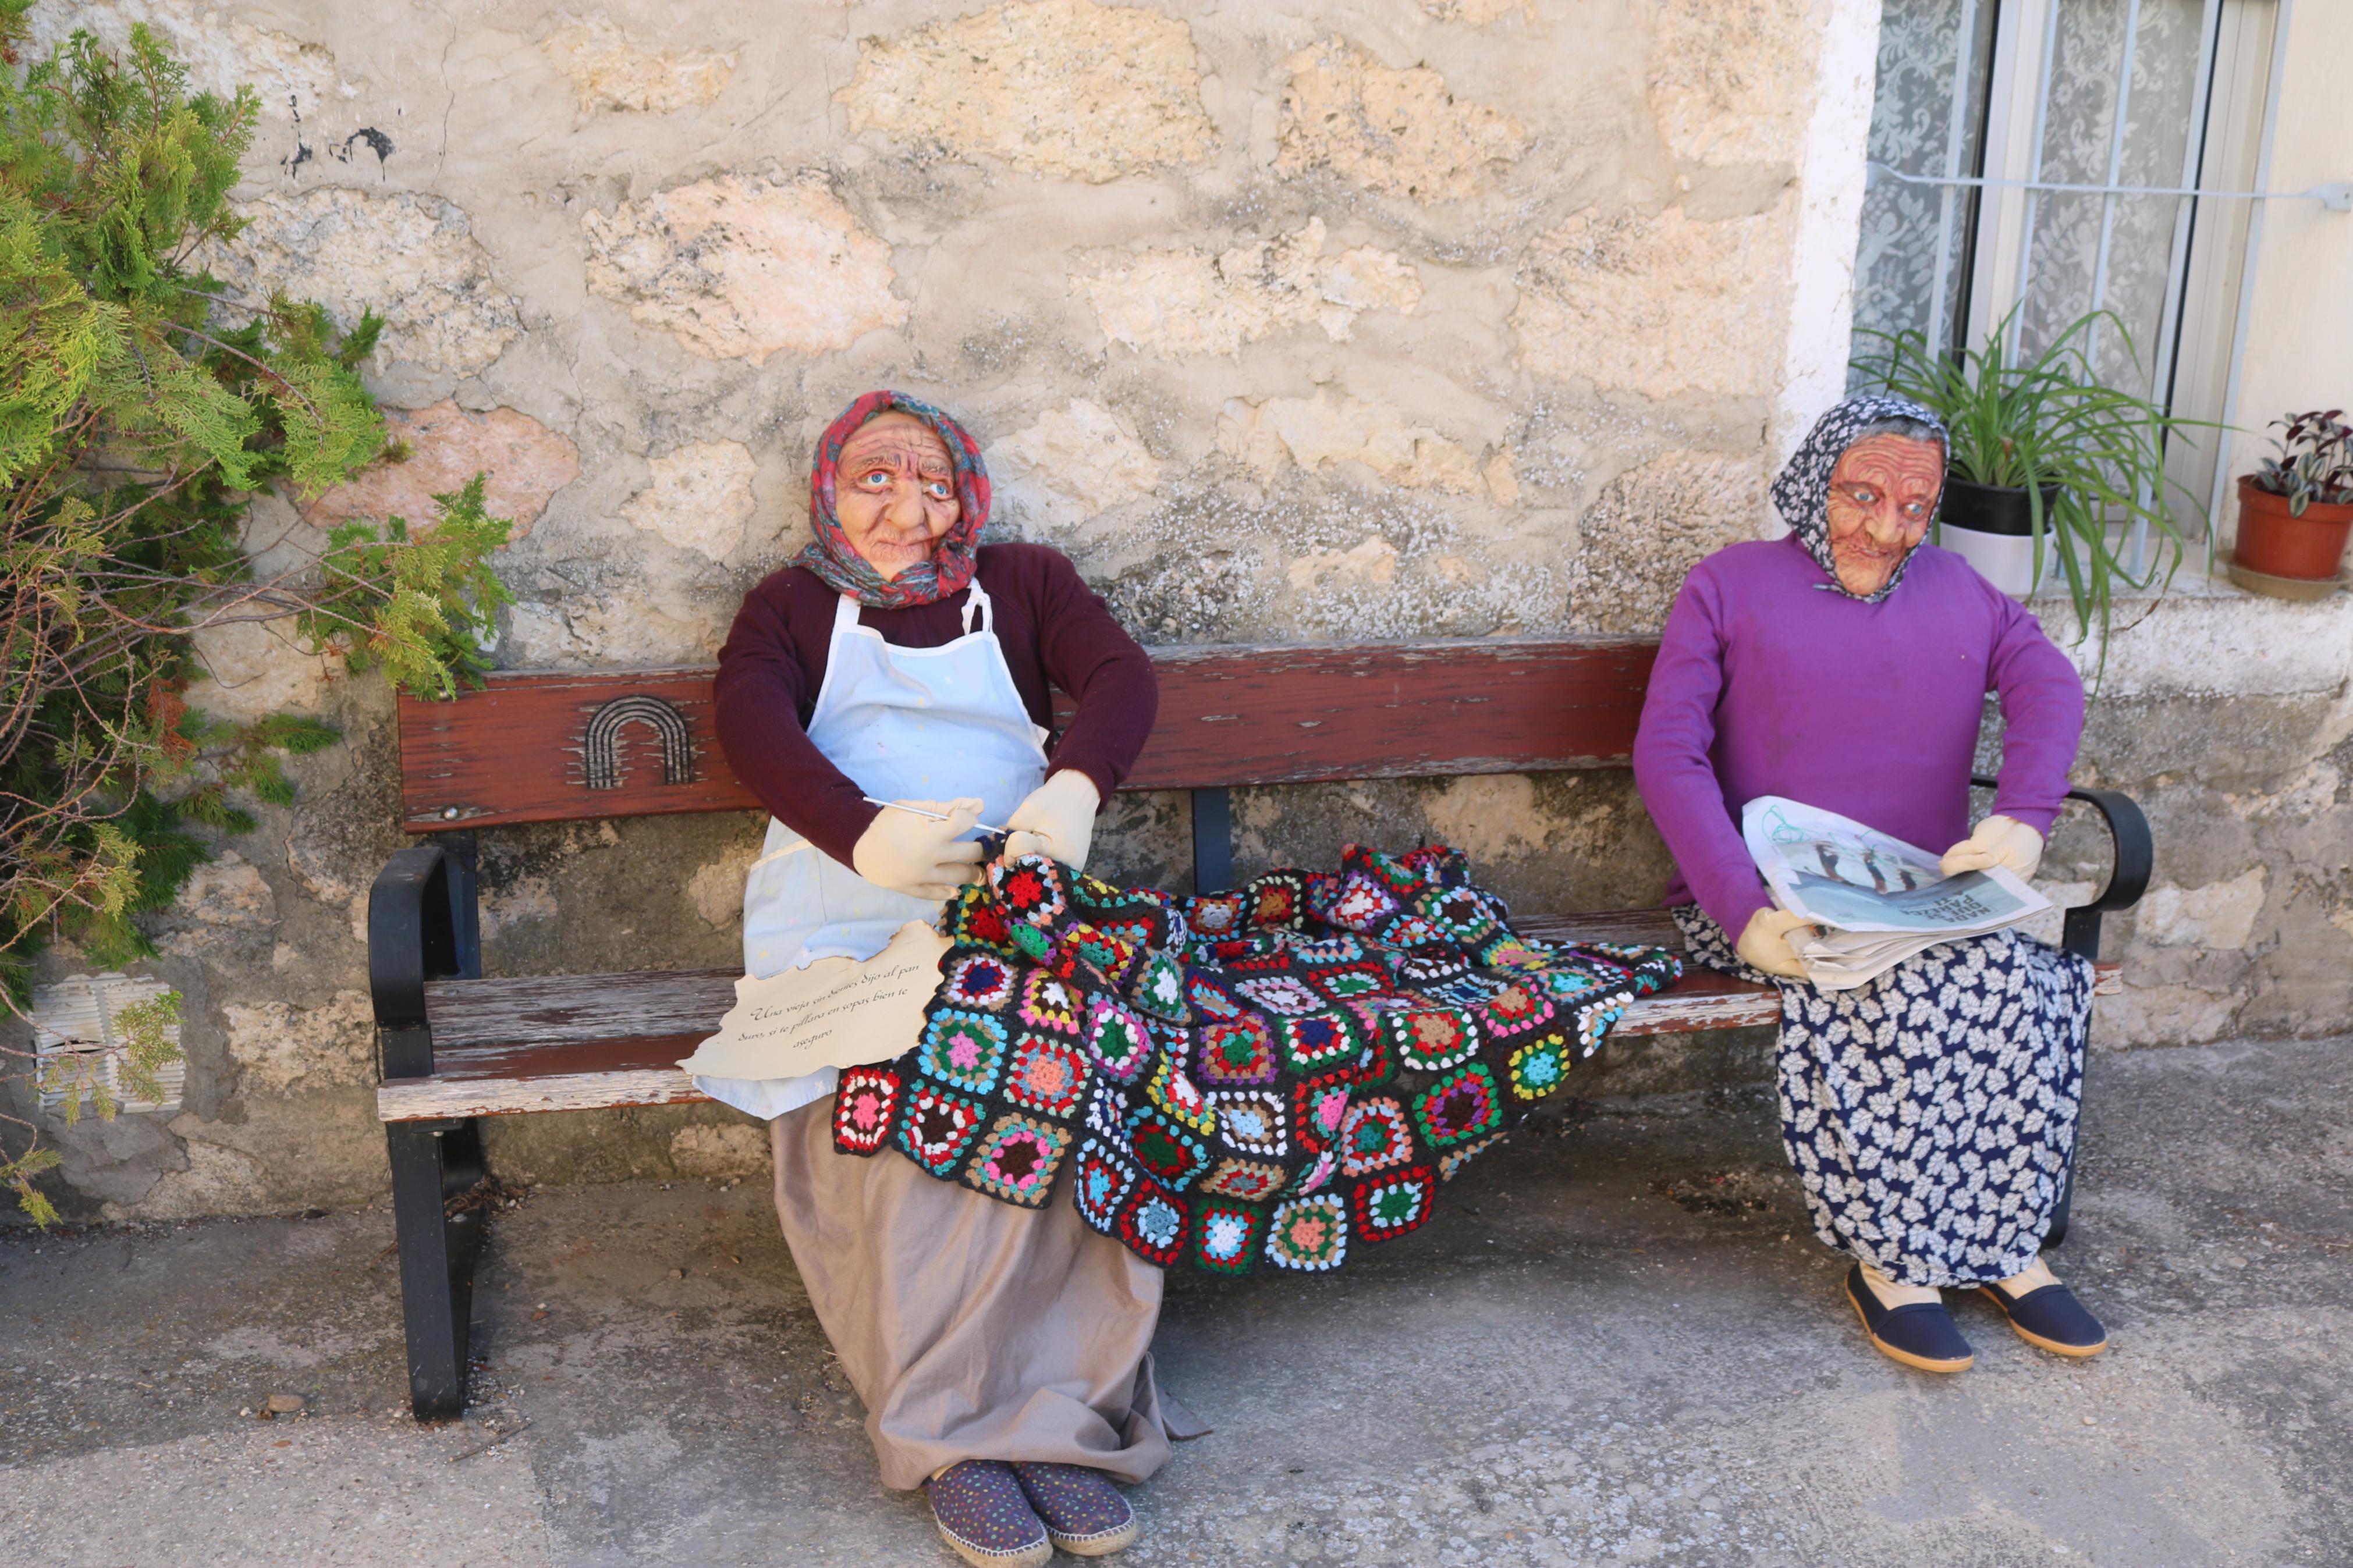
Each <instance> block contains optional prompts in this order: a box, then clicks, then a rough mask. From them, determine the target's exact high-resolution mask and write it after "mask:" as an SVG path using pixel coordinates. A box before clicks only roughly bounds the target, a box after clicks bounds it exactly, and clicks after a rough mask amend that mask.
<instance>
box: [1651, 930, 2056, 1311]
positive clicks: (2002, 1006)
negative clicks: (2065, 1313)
mask: <svg viewBox="0 0 2353 1568" xmlns="http://www.w3.org/2000/svg"><path fill="white" fill-rule="evenodd" d="M1673 912H1674V917H1675V923H1676V924H1677V925H1678V926H1680V927H1682V928H1683V938H1684V940H1685V941H1686V942H1688V943H1689V944H1690V956H1691V957H1692V959H1693V960H1694V961H1695V962H1697V963H1702V964H1704V965H1706V966H1707V967H1708V968H1710V969H1715V970H1721V971H1723V972H1724V973H1728V974H1737V975H1739V976H1740V977H1741V978H1743V979H1745V980H1752V981H1768V980H1772V979H1773V977H1772V976H1769V975H1767V974H1763V973H1758V972H1757V971H1756V970H1754V969H1751V968H1749V967H1748V966H1747V965H1746V964H1745V963H1741V961H1740V959H1739V957H1738V956H1737V955H1736V953H1735V952H1733V947H1732V942H1731V941H1730V939H1728V938H1727V937H1726V936H1725V933H1724V930H1723V928H1722V927H1720V926H1718V925H1717V924H1716V923H1715V921H1712V920H1710V919H1708V918H1707V916H1706V915H1705V914H1704V912H1702V911H1701V910H1700V908H1699V906H1698V905H1696V904H1684V905H1682V906H1680V907H1678V908H1677V909H1676V910H1674V911H1673ZM1774 983H1775V984H1778V985H1779V986H1780V988H1781V1049H1780V1088H1781V1139H1782V1142H1783V1143H1784V1144H1785V1145H1786V1146H1787V1147H1788V1151H1789V1163H1790V1164H1792V1165H1794V1166H1795V1167H1796V1168H1797V1172H1798V1175H1799V1180H1800V1181H1801V1182H1802V1183H1803V1184H1804V1186H1805V1192H1806V1207H1807V1208H1808V1209H1809V1210H1810V1212H1811V1213H1812V1215H1813V1220H1814V1234H1815V1235H1816V1236H1819V1237H1821V1240H1822V1244H1823V1245H1824V1246H1826V1247H1835V1248H1836V1249H1838V1250H1839V1251H1841V1252H1843V1253H1846V1254H1848V1255H1849V1256H1851V1257H1853V1258H1860V1259H1861V1260H1862V1261H1863V1262H1865V1263H1868V1264H1870V1265H1872V1266H1873V1268H1877V1269H1878V1270H1879V1271H1880V1272H1881V1273H1883V1274H1884V1275H1886V1276H1887V1277H1888V1278H1889V1279H1895V1280H1900V1281H1902V1282H1903V1283H1904V1284H1906V1285H1925V1286H1932V1287H1944V1286H1949V1285H1974V1284H1979V1283H1983V1282H1985V1281H1989V1280H1996V1279H2009V1278H2010V1277H2011V1276H2012V1275H2016V1274H2021V1273H2023V1272H2024V1271H2025V1270H2026V1269H2027V1268H2029V1267H2031V1265H2032V1263H2033V1262H2034V1258H2035V1254H2036V1253H2038V1252H2039V1251H2041V1250H2042V1237H2043V1233H2044V1232H2045V1231H2047V1230H2048V1229H2049V1228H2050V1226H2051V1212H2052V1208H2054V1207H2055V1206H2056V1205H2057V1204H2058V1201H2059V1193H2060V1187H2061V1184H2062V1182H2063V1179H2064V1175H2065V1172H2066V1169H2067V1158H2068V1155H2069V1154H2070V1153H2071V1152H2073V1149H2074V1146H2075V1113H2076V1110H2077V1107H2078V1104H2079V1103H2080V1101H2081V1099H2082V1094H2083V1081H2084V1038H2085V1036H2086V1034H2087V1033H2088V1032H2089V1028H2090V1025H2091V1017H2092V966H2091V964H2090V963H2088V962H2087V961H2086V960H2084V959H2083V958H2080V957H2078V956H2077V955H2075V954H2074V953H2072V952H2062V951H2060V950H2059V949H2057V948H2054V947H2051V946H2049V945H2047V944H2045V943H2043V942H2037V941H2035V940H2034V939H2033V938H2032V937H2030V936H2027V935H2025V934H2023V933H2022V932H2020V931H1996V932H1994V933H1993V934H1992V935H1990V936H1982V937H1976V938H1973V939H1971V940H1969V941H1967V942H1947V943H1943V944H1940V945H1938V946H1936V947H1932V948H1929V949H1927V950H1926V951H1925V952H1918V953H1915V954H1914V955H1913V956H1912V957H1910V958H1908V959H1905V961H1904V962H1903V963H1899V964H1897V965H1896V966H1895V967H1894V969H1891V970H1889V971H1888V972H1887V973H1884V974H1882V975H1879V976H1878V977H1877V978H1875V979H1873V980H1872V981H1871V982H1869V983H1868V984H1863V985H1860V986H1857V987H1855V988H1854V989H1853V990H1852V991H1824V990H1822V989H1821V988H1820V987H1819V986H1816V985H1812V984H1808V983H1807V982H1805V981H1801V980H1798V981H1792V980H1779V981H1774Z"/></svg>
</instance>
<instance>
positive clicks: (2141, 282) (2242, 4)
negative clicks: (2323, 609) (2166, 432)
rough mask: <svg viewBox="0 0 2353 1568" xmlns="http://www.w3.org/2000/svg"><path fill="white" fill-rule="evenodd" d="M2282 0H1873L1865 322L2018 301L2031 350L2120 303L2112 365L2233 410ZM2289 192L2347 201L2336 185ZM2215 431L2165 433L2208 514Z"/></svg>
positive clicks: (2179, 395) (2209, 409)
mask: <svg viewBox="0 0 2353 1568" xmlns="http://www.w3.org/2000/svg"><path fill="white" fill-rule="evenodd" d="M2292 4H2293V0H1885V5H1884V6H1883V12H1882V20H1881V30H1880V43H1879V73H1878V81H1877V88H1876V89H1875V92H1874V95H1873V106H1872V125H1871V141H1870V153H1869V156H1870V174H1869V181H1868V184H1867V185H1866V188H1865V195H1864V198H1863V209H1862V235H1861V239H1860V243H1859V246H1858V248H1857V253H1856V258H1855V312H1854V324H1855V326H1856V328H1857V329H1858V331H1865V330H1870V331H1883V332H1895V331H1906V330H1909V331H1918V332H1920V333H1921V334H1922V335H1923V336H1924V337H1925V338H1926V340H1927V341H1928V342H1929V344H1930V346H1931V347H1932V348H1933V349H1949V348H1951V347H1952V346H1953V345H1956V344H1967V345H1969V346H1971V347H1976V346H1979V345H1981V344H1982V343H1983V342H1985V340H1986V337H1987V334H1988V333H1989V331H1991V330H1992V329H1993V328H1994V327H1995V326H1996V325H1998V324H1999V323H2000V322H2001V321H2003V320H2004V319H2005V318H2007V317H2009V316H2010V313H2011V312H2012V311H2013V310H2014V311H2015V312H2016V318H2017V324H2016V325H2015V327H2013V329H2012V337H2011V341H2010V344H2009V346H2010V349H2011V350H2012V351H2013V352H2014V353H2021V354H2025V355H2029V356H2031V355H2032V354H2034V353H2038V352H2040V351H2041V350H2042V348H2043V347H2045V346H2047V345H2048V344H2049V343H2050V342H2052V340H2053V339H2054V338H2055V337H2056V336H2057V335H2058V334H2059V333H2061V332H2063V331H2065V330H2066V329H2067V327H2068V326H2069V325H2070V324H2071V323H2073V322H2074V321H2077V320H2078V319H2079V318H2081V317H2083V316H2084V315H2085V314H2087V313H2090V312H2094V311H2108V312H2113V315H2114V318H2115V320H2114V323H2113V324H2109V323H2106V322H2103V323H2102V324H2101V325H2100V326H2099V327H2097V328H2096V329H2094V335H2093V337H2092V353H2093V361H2094V366H2095V368H2096V370H2097V373H2098V374H2099V375H2100V377H2101V378H2102V379H2103V380H2104V381H2105V382H2106V383H2107V384H2110V385H2112V386H2116V387H2118V388H2120V389H2124V390H2129V391H2132V392H2136V393H2138V394H2141V395H2146V396H2147V397H2149V398H2150V399H2151V400H2152V401H2154V402H2156V403H2158V404H2159V405H2164V406H2166V407H2168V408H2170V409H2171V410H2172V411H2173V412H2175V413H2176V414H2178V415H2180V416H2184V417H2186V418H2190V419H2206V420H2220V419H2221V418H2223V417H2224V411H2225V410H2226V409H2228V408H2229V407H2230V406H2231V405H2232V402H2233V401H2234V400H2235V395H2236V387H2237V381H2238V371H2239V364H2240V361H2241V358H2242V353H2243V348H2244V337H2243V323H2244V321H2245V320H2246V318H2247V314H2248V309H2247V307H2248V300H2246V298H2245V294H2246V289H2247V285H2248V282H2249V280H2250V279H2251V277H2252V273H2251V270H2250V268H2249V267H2248V265H2247V264H2248V259H2249V258H2250V256H2251V255H2252V253H2253V247H2254V245H2255V244H2256V243H2257V240H2258V237H2259V235H2260V232H2261V225H2262V217H2261V212H2262V207H2263V200H2264V199H2265V198H2264V197H2263V195H2262V194H2261V193H2263V186H2264V180H2265V177H2266V175H2267V174H2268V173H2269V165H2270V146H2271V139H2272V128H2273V124H2274V119H2275V116H2276V109H2277V100H2276V95H2275V84H2276V83H2277V81H2278V79H2279V77H2280V74H2281V72H2280V69H2279V63H2278V54H2279V51H2280V50H2281V49H2282V48H2283V47H2284V45H2285V40H2286V27H2287V22H2288V14H2289V10H2290V6H2291V5H2292ZM2293 195H2295V196H2296V197H2297V198H2299V199H2316V200H2321V201H2326V202H2327V203H2328V204H2329V205H2332V206H2343V205H2347V204H2348V201H2353V191H2348V189H2347V188H2346V187H2343V186H2330V187H2322V188H2316V189H2315V190H2312V191H2308V192H2298V193H2293ZM1867 342H1868V340H1862V339H1858V344H1859V346H1862V345H1864V344H1866V343H1867ZM2220 450H2221V442H2220V441H2219V440H2218V439H2211V438H2209V439H2202V440H2183V441H2176V442H2175V443H2173V444H2172V445H2170V446H2169V447H2168V453H2167V468H2168V473H2169V474H2170V476H2171V477H2172V479H2174V480H2175V481H2177V482H2178V483H2179V484H2180V485H2182V486H2183V487H2184V489H2186V490H2187V491H2188V493H2189V495H2191V496H2193V497H2195V498H2197V499H2198V500H2200V501H2201V502H2206V503H2209V511H2210V514H2211V510H2212V504H2215V503H2219V500H2220V497H2221V488H2222V485H2223V483H2224V481H2225V480H2226V479H2227V477H2228V476H2227V475H2226V474H2224V473H2223V472H2221V470H2220V468H2219V467H2218V462H2217V458H2218V455H2219V452H2220ZM2183 521H2184V522H2185V524H2186V525H2189V526H2190V527H2194V526H2195V521H2196V520H2195V519H2194V518H2185V519H2184V520H2183ZM2185 531H2188V529H2187V528H2186V529H2185Z"/></svg>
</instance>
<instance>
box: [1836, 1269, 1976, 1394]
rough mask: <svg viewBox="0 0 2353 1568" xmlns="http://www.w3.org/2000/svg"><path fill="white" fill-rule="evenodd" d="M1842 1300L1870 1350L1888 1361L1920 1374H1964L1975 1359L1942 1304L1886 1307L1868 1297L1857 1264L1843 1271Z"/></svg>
mask: <svg viewBox="0 0 2353 1568" xmlns="http://www.w3.org/2000/svg"><path fill="white" fill-rule="evenodd" d="M1846 1299H1847V1300H1850V1301H1852V1302H1853V1303H1854V1311H1855V1316H1857V1317H1859V1318H1861V1319H1862V1331H1863V1332H1864V1333H1865V1334H1866V1335H1868V1336H1869V1337H1870V1339H1871V1344H1872V1348H1873V1350H1876V1351H1877V1352H1879V1353H1880V1354H1882V1355H1883V1356H1886V1357H1888V1358H1889V1359H1891V1360H1894V1361H1900V1362H1902V1363H1904V1364H1905V1366H1916V1367H1918V1368H1919V1369H1920V1370H1921V1371H1922V1372H1967V1371H1968V1369H1969V1363H1972V1362H1974V1361H1976V1360H1977V1359H1978V1352H1977V1351H1976V1350H1975V1349H1974V1348H1973V1347H1972V1346H1971V1345H1970V1344H1969V1342H1968V1341H1967V1340H1965V1339H1963V1338H1961V1331H1960V1329H1959V1328H1958V1327H1957V1325H1956V1324H1955V1323H1954V1321H1953V1315H1952V1313H1950V1312H1948V1311H1947V1310H1945V1304H1944V1303H1943V1302H1942V1301H1915V1302H1912V1303H1911V1304H1910V1305H1908V1306H1904V1307H1890V1306H1888V1305H1886V1304H1885V1303H1883V1302H1882V1301H1881V1300H1880V1299H1879V1298H1878V1297H1876V1296H1874V1295H1873V1294H1872V1293H1871V1287H1870V1286H1869V1285H1868V1284H1866V1283H1865V1282H1864V1280H1863V1278H1862V1264H1860V1263H1858V1264H1856V1265H1855V1266H1854V1267H1853V1268H1850V1269H1848V1270H1847V1271H1846Z"/></svg>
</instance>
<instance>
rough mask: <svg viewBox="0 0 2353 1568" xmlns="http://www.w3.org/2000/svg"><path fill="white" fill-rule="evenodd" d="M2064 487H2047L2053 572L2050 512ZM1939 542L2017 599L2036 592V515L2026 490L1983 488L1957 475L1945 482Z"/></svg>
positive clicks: (2046, 526) (2045, 557)
mask: <svg viewBox="0 0 2353 1568" xmlns="http://www.w3.org/2000/svg"><path fill="white" fill-rule="evenodd" d="M2060 493H2061V489H2060V487H2059V486H2057V485H2044V486H2043V487H2042V529H2043V543H2042V563H2043V569H2044V571H2045V572H2048V571H2049V570H2050V565H2051V555H2052V545H2053V541H2052V539H2051V537H2050V531H2051V511H2052V508H2053V507H2056V506H2057V505H2058V504H2059V496H2060ZM1936 540H1937V542H1938V543H1940V544H1942V545H1943V546H1944V547H1945V548H1946V549H1947V550H1950V551H1952V552H1955V553H1956V554H1958V555H1959V556H1961V557H1962V558H1963V559H1965V560H1966V561H1968V563H1969V564H1970V565H1972V566H1974V567H1976V568H1977V569H1978V575H1979V576H1981V577H1983V578H1985V580H1986V581H1987V582H1989V583H1991V584H1993V585H1994V586H1995V587H1997V588H1999V589H2000V590H2001V591H2002V592H2003V593H2005V594H2007V595H2010V597H2011V598H2013V599H2023V598H2025V597H2026V596H2027V595H2029V594H2031V593H2032V592H2033V591H2034V510H2033V505H2032V502H2031V499H2030V498H2029V497H2028V495H2027V493H2026V489H2025V487H2023V486H2013V485H1981V484H1978V483H1977V482H1976V481H1975V480H1973V479H1962V478H1961V477H1960V476H1959V475H1957V474H1947V476H1946V477H1945V499H1944V503H1943V505H1942V506H1941V507H1939V509H1938V510H1937V535H1936Z"/></svg>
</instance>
